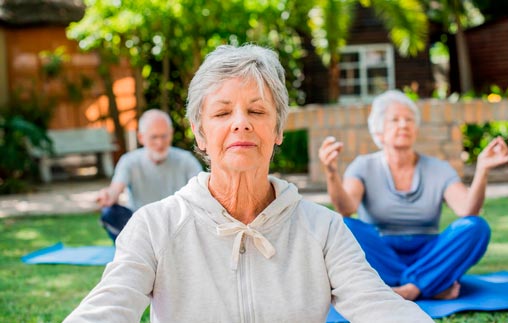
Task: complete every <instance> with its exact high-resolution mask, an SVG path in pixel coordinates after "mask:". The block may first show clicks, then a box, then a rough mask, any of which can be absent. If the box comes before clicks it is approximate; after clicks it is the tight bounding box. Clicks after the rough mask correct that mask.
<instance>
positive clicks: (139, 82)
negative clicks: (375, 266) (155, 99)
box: [134, 66, 146, 119]
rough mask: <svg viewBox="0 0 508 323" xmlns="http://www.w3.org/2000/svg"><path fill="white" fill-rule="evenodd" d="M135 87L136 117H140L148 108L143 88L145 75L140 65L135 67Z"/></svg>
mask: <svg viewBox="0 0 508 323" xmlns="http://www.w3.org/2000/svg"><path fill="white" fill-rule="evenodd" d="M134 87H135V92H136V94H135V95H136V117H137V119H139V117H141V115H142V114H143V111H145V109H146V100H145V95H144V90H143V75H142V72H141V68H140V67H139V66H136V67H134Z"/></svg>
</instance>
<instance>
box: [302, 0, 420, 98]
mask: <svg viewBox="0 0 508 323" xmlns="http://www.w3.org/2000/svg"><path fill="white" fill-rule="evenodd" d="M358 5H361V6H363V7H367V8H372V9H373V10H374V12H375V14H376V16H377V17H378V18H379V19H380V20H381V21H382V22H383V23H384V25H385V27H386V28H387V30H388V31H389V37H390V39H391V41H392V42H393V44H394V45H395V46H396V48H397V50H398V52H399V53H400V54H401V55H402V56H408V55H411V56H414V55H416V54H417V53H418V52H420V51H421V50H423V49H424V48H425V45H426V37H427V30H428V26H427V25H428V24H427V17H426V15H425V11H424V9H423V7H422V6H421V4H420V2H419V1H418V0H396V1H385V0H316V5H315V6H314V7H313V9H312V11H311V12H310V13H311V19H312V23H311V26H312V31H313V35H314V38H315V39H316V40H317V41H316V43H317V44H318V51H320V52H321V54H322V57H323V59H324V60H325V61H326V62H328V64H327V65H328V67H329V84H328V85H329V100H330V101H331V102H336V101H337V100H338V98H339V96H340V93H339V75H340V67H339V60H340V48H341V47H343V46H345V45H346V42H347V37H348V34H349V30H350V27H351V24H352V22H353V21H354V17H355V10H356V8H357V6H358Z"/></svg>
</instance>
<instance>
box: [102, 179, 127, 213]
mask: <svg viewBox="0 0 508 323" xmlns="http://www.w3.org/2000/svg"><path fill="white" fill-rule="evenodd" d="M124 189H125V184H124V183H120V182H112V183H111V184H110V185H109V186H108V187H106V188H103V189H101V190H100V191H99V193H98V195H97V204H99V206H100V207H105V206H111V205H113V204H115V203H117V202H118V198H119V197H120V194H122V192H123V190H124Z"/></svg>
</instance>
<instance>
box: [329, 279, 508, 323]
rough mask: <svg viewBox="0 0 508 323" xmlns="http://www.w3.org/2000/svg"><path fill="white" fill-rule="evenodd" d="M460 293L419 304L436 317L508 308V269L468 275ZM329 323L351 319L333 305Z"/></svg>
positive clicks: (462, 282) (422, 301) (461, 282)
mask: <svg viewBox="0 0 508 323" xmlns="http://www.w3.org/2000/svg"><path fill="white" fill-rule="evenodd" d="M460 285H461V288H460V295H459V297H458V298H457V299H453V300H421V301H416V303H417V304H418V305H419V306H420V307H421V308H422V309H423V310H424V311H425V312H427V314H429V315H430V316H431V317H432V318H435V319H437V318H441V317H445V316H448V315H451V314H453V313H457V312H461V311H499V310H508V271H500V272H497V273H492V274H486V275H464V277H462V278H461V280H460ZM326 322H327V323H338V322H347V320H346V319H344V318H343V317H342V316H341V315H340V314H339V313H337V312H336V311H335V309H334V308H330V312H329V313H328V317H327V319H326Z"/></svg>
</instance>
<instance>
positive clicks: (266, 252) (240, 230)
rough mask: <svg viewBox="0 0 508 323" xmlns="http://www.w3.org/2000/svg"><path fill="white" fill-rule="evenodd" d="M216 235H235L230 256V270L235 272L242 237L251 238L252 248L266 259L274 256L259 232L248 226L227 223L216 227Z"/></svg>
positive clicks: (273, 251)
mask: <svg viewBox="0 0 508 323" xmlns="http://www.w3.org/2000/svg"><path fill="white" fill-rule="evenodd" d="M217 234H218V235H219V236H222V237H224V236H230V235H233V234H236V237H235V241H234V243H233V251H232V254H231V269H233V270H236V269H237V268H238V260H239V258H240V247H241V244H242V239H243V236H244V235H247V236H250V237H252V239H253V241H254V246H255V247H256V249H258V251H259V252H261V254H262V255H263V256H265V258H266V259H270V258H271V257H272V256H273V255H275V248H274V247H273V246H272V244H271V243H270V242H269V241H268V239H266V238H265V237H264V236H263V235H262V234H261V233H259V231H256V230H254V229H253V228H251V227H250V226H249V225H245V224H243V223H239V222H229V223H223V224H219V225H218V226H217Z"/></svg>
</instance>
